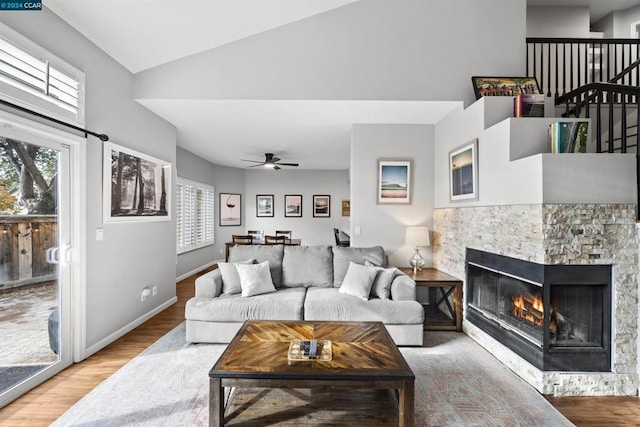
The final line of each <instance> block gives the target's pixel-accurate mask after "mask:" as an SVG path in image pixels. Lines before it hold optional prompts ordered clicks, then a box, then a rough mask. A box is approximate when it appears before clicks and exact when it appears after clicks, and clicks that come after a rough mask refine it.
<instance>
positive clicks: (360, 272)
mask: <svg viewBox="0 0 640 427" xmlns="http://www.w3.org/2000/svg"><path fill="white" fill-rule="evenodd" d="M377 274H378V270H376V268H375V267H367V266H364V265H361V264H356V263H355V262H353V261H351V262H350V263H349V268H348V269H347V274H345V276H344V280H343V281H342V285H340V288H339V289H338V292H340V293H342V294H345V295H351V296H352V297H356V298H360V299H361V300H365V301H366V300H368V299H369V293H370V292H371V285H373V281H374V280H375V278H376V275H377Z"/></svg>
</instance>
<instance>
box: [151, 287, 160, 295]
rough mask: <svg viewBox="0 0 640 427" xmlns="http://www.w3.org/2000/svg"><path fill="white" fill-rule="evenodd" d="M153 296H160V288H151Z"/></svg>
mask: <svg viewBox="0 0 640 427" xmlns="http://www.w3.org/2000/svg"><path fill="white" fill-rule="evenodd" d="M151 295H153V296H154V297H155V296H156V295H158V287H157V286H154V287H153V288H151Z"/></svg>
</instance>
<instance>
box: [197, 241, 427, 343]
mask: <svg viewBox="0 0 640 427" xmlns="http://www.w3.org/2000/svg"><path fill="white" fill-rule="evenodd" d="M385 260H386V257H385V253H384V249H383V248H382V247H380V246H378V247H373V248H345V247H337V246H335V247H331V246H283V245H274V246H266V245H265V246H259V245H252V246H234V247H233V248H231V252H230V254H229V263H235V262H244V263H262V262H264V261H269V264H268V267H269V270H270V273H271V279H272V281H273V285H274V287H275V292H269V293H264V294H260V295H255V296H250V297H243V296H242V295H241V294H240V293H225V292H223V289H225V288H227V289H228V288H229V286H225V284H224V283H223V274H222V273H221V269H216V270H213V271H211V272H208V273H206V274H204V275H202V276H200V277H199V278H198V279H196V293H195V297H193V298H191V299H190V300H189V301H187V304H186V308H185V318H186V338H187V341H188V342H210V343H228V342H230V341H231V339H232V338H233V337H234V335H235V334H236V332H237V331H238V329H239V328H240V326H241V325H242V323H243V322H244V321H245V320H309V321H318V320H330V321H360V322H362V321H369V322H372V321H379V322H383V323H384V324H385V326H386V328H387V330H388V331H389V333H390V335H391V337H392V338H393V339H394V341H395V342H396V344H397V345H416V346H419V345H422V335H423V319H424V311H423V308H422V305H421V304H420V303H418V302H417V301H416V290H415V289H416V288H415V282H414V281H413V280H412V279H411V278H410V277H409V276H407V275H406V274H404V273H402V272H400V271H399V270H395V271H393V270H388V269H387V270H386V271H387V272H389V271H391V274H392V276H391V281H390V283H391V286H390V289H388V290H387V293H388V295H389V298H388V299H383V298H380V297H378V296H377V295H376V293H375V292H374V291H373V290H372V291H371V296H369V297H368V298H358V297H355V296H352V295H348V294H345V293H343V291H344V287H343V289H342V291H341V290H340V288H341V286H342V283H343V280H344V279H345V276H346V275H347V273H348V270H349V269H350V268H352V269H353V270H356V268H358V269H360V268H361V267H360V265H365V264H366V265H367V266H372V265H375V266H384V264H385ZM350 262H353V263H355V264H358V266H350ZM264 268H265V269H266V267H264ZM381 270H382V269H379V268H378V271H381ZM225 271H228V270H225ZM265 271H266V270H265ZM227 274H228V273H227ZM267 274H268V273H267ZM349 275H350V276H349V279H348V282H353V280H352V278H353V277H354V276H353V274H352V273H351V272H349ZM226 277H229V276H226ZM227 285H228V284H227ZM383 297H384V298H386V296H383Z"/></svg>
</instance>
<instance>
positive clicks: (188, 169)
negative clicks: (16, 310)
mask: <svg viewBox="0 0 640 427" xmlns="http://www.w3.org/2000/svg"><path fill="white" fill-rule="evenodd" d="M176 153H177V154H176V164H177V167H176V169H177V174H178V176H179V177H182V178H187V179H190V180H192V181H197V182H201V183H203V184H209V185H213V187H214V189H215V193H216V199H215V206H216V228H215V237H214V238H215V244H214V245H212V246H206V247H204V248H200V249H195V250H193V251H189V252H185V253H183V254H180V255H178V264H177V267H176V277H177V279H182V278H184V277H186V276H188V275H189V274H192V273H194V272H196V271H198V270H200V269H202V267H203V266H206V265H209V264H211V263H212V262H214V261H217V260H220V259H223V258H224V255H223V254H224V242H226V241H228V240H230V239H231V235H232V234H238V233H241V232H242V230H243V229H244V228H243V227H220V220H219V213H220V203H219V202H220V196H219V194H220V193H240V194H243V193H244V170H242V169H237V168H230V167H226V166H220V165H214V164H212V163H209V162H208V161H206V160H204V159H202V158H200V157H198V156H196V155H195V154H193V153H191V152H189V151H187V150H185V149H183V148H180V147H178V148H177V150H176ZM243 201H244V197H243ZM241 215H242V221H243V223H244V212H242V213H241Z"/></svg>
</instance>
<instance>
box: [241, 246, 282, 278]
mask: <svg viewBox="0 0 640 427" xmlns="http://www.w3.org/2000/svg"><path fill="white" fill-rule="evenodd" d="M283 246H284V245H236V246H233V247H232V248H231V249H230V250H229V262H235V261H241V260H244V259H249V258H255V259H256V261H257V262H264V261H269V270H270V271H271V280H273V285H274V286H275V287H276V288H279V287H281V286H282V255H283V254H284V248H283Z"/></svg>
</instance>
